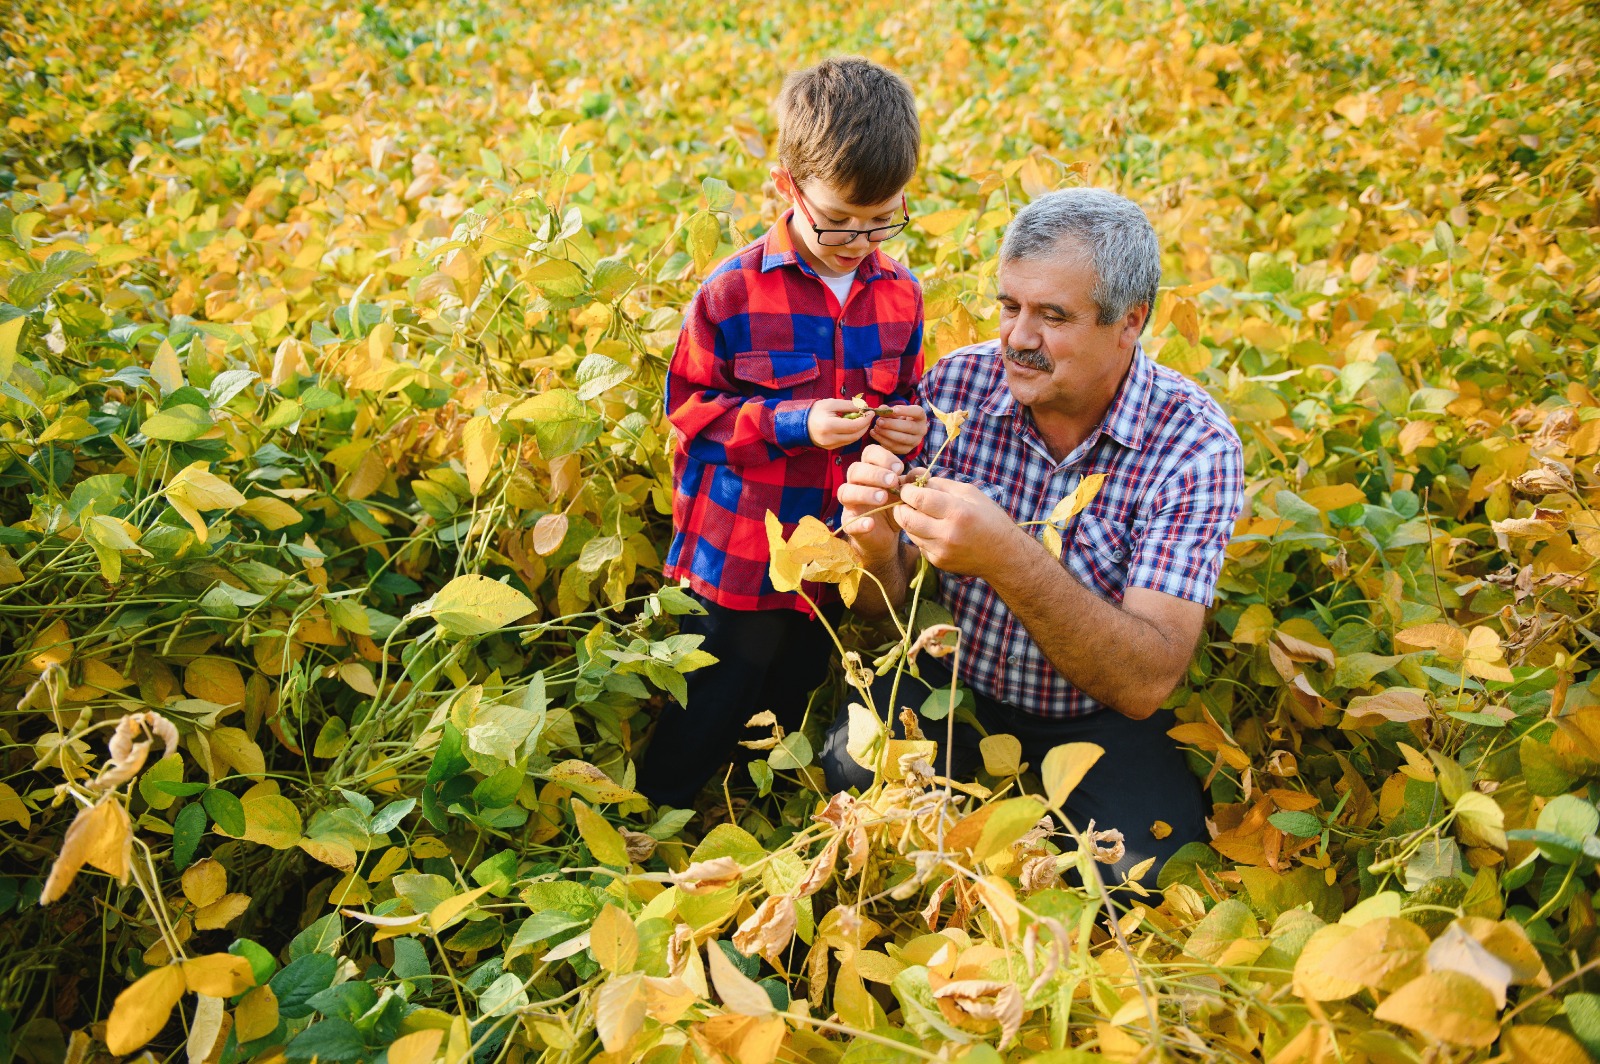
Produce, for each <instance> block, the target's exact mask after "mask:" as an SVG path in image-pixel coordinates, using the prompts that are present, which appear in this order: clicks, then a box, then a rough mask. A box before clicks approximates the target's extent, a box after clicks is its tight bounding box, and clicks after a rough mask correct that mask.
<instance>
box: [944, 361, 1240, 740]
mask: <svg viewBox="0 0 1600 1064" xmlns="http://www.w3.org/2000/svg"><path fill="white" fill-rule="evenodd" d="M922 396H923V400H924V402H925V403H932V404H933V405H934V406H937V407H938V408H939V409H941V410H944V411H947V412H948V411H954V410H967V411H970V416H969V417H968V418H967V421H966V423H965V424H964V425H963V426H962V427H961V432H960V434H959V435H958V436H957V437H956V439H955V442H953V443H951V444H950V446H949V447H948V448H946V449H945V452H944V454H943V455H942V456H941V457H940V459H939V462H938V465H936V466H935V467H934V469H933V472H934V474H935V475H936V476H941V477H949V478H950V479H952V480H960V481H965V482H967V483H971V484H975V485H977V486H979V487H980V488H982V489H983V492H984V494H986V495H988V496H989V497H990V498H991V499H993V500H994V501H995V502H997V503H999V504H1000V505H1001V506H1002V507H1004V508H1005V510H1006V511H1007V512H1008V513H1009V514H1010V515H1011V517H1012V519H1014V520H1015V521H1017V522H1018V523H1022V522H1027V521H1043V520H1044V519H1046V518H1047V517H1049V515H1050V510H1051V508H1052V507H1054V506H1055V504H1056V503H1057V502H1058V501H1059V500H1060V499H1061V498H1062V497H1063V496H1065V495H1066V494H1068V493H1069V492H1070V491H1072V490H1073V488H1075V487H1076V486H1077V484H1078V481H1079V480H1081V479H1082V478H1083V477H1084V476H1087V475H1089V474H1092V473H1104V474H1106V479H1105V481H1104V483H1103V484H1102V485H1101V487H1100V491H1099V493H1098V494H1097V495H1096V496H1095V497H1094V500H1093V501H1092V502H1090V503H1089V505H1088V506H1087V507H1086V508H1085V509H1084V510H1083V511H1082V512H1080V513H1079V514H1078V515H1077V516H1076V517H1074V518H1073V519H1072V520H1071V521H1070V522H1069V523H1068V525H1067V527H1066V529H1065V531H1064V532H1063V533H1062V541H1063V542H1064V543H1065V544H1066V547H1065V549H1064V551H1063V556H1064V561H1063V564H1065V565H1066V567H1067V568H1068V569H1069V570H1070V571H1071V572H1072V574H1073V575H1074V576H1075V577H1077V578H1078V580H1079V581H1080V582H1081V583H1082V584H1083V585H1084V586H1085V587H1087V588H1089V590H1091V591H1093V592H1094V593H1095V594H1097V595H1099V596H1100V597H1101V598H1105V599H1109V600H1110V601H1112V602H1121V601H1122V595H1123V592H1124V590H1126V589H1127V588H1130V587H1145V588H1151V589H1152V590H1155V591H1160V592H1162V593H1164V594H1168V595H1173V596H1176V597H1178V598H1182V599H1189V600H1190V601H1193V602H1201V603H1204V604H1206V605H1208V606H1209V605H1210V604H1211V598H1212V592H1213V590H1214V589H1215V587H1216V583H1217V575H1218V574H1219V573H1220V572H1221V571H1222V562H1223V549H1224V548H1225V547H1226V546H1227V543H1228V538H1229V536H1230V535H1231V534H1232V533H1233V525H1234V521H1235V520H1236V519H1237V518H1238V516H1239V511H1240V509H1241V507H1242V506H1243V505H1244V462H1243V452H1242V449H1241V447H1240V445H1239V436H1238V434H1237V433H1236V432H1234V430H1233V426H1232V425H1231V424H1229V422H1228V418H1227V416H1226V415H1225V414H1224V413H1223V412H1222V410H1221V408H1219V407H1218V406H1217V404H1216V402H1215V401H1214V400H1213V399H1212V398H1211V396H1209V395H1207V394H1206V392H1205V390H1204V389H1203V388H1202V387H1200V385H1198V384H1196V383H1194V382H1193V381H1191V380H1189V379H1188V378H1186V377H1184V376H1182V375H1181V374H1179V373H1176V372H1174V371H1173V370H1171V369H1168V368H1167V367H1165V366H1161V365H1158V364H1156V363H1155V362H1152V361H1151V360H1150V359H1149V358H1148V357H1146V355H1145V354H1144V351H1143V350H1142V349H1140V350H1138V351H1136V352H1135V353H1134V358H1133V365H1132V367H1131V368H1130V370H1129V372H1128V376H1127V378H1126V379H1125V380H1124V381H1123V384H1122V389H1121V390H1120V391H1119V392H1118V393H1117V397H1116V399H1115V400H1113V402H1112V404H1111V408H1110V409H1109V410H1107V411H1106V416H1105V419H1104V420H1103V421H1101V423H1100V426H1099V428H1097V429H1095V431H1094V432H1092V433H1091V434H1090V435H1089V437H1088V438H1087V439H1085V440H1084V441H1083V442H1082V443H1081V444H1079V445H1078V447H1077V449H1076V450H1074V451H1073V452H1072V453H1071V454H1069V455H1067V456H1066V457H1065V458H1064V459H1062V460H1061V461H1059V462H1057V461H1056V460H1055V459H1053V458H1051V457H1050V452H1049V450H1048V449H1047V448H1046V447H1045V444H1044V440H1043V439H1042V438H1041V437H1040V436H1039V434H1038V431H1037V429H1036V428H1035V426H1034V422H1033V418H1032V416H1031V415H1030V414H1029V413H1028V411H1027V409H1026V408H1025V407H1022V406H1020V405H1018V403H1017V401H1016V399H1015V398H1013V396H1012V394H1011V390H1010V388H1008V387H1007V386H1006V378H1005V368H1004V365H1003V363H1002V359H1001V356H1000V345H999V343H998V342H996V341H991V342H989V343H984V344H977V345H975V346H972V347H967V348H963V349H961V350H959V351H955V352H952V353H951V354H949V355H946V356H945V357H944V358H942V359H940V360H939V361H938V363H936V364H935V365H934V367H933V368H932V369H931V370H929V371H928V373H927V375H926V376H925V377H924V378H923V382H922ZM930 421H931V429H930V431H929V433H928V439H927V442H926V443H925V445H924V448H923V452H922V453H923V454H925V455H930V456H931V455H934V454H937V453H938V451H939V448H940V447H941V446H942V445H943V443H944V440H945V435H946V433H945V429H944V426H943V425H941V424H940V423H939V421H938V420H937V419H936V418H932V417H931V416H930ZM1032 527H1033V528H1034V531H1035V534H1037V535H1042V534H1043V526H1042V525H1038V526H1032ZM939 587H940V589H939V597H940V599H941V601H943V603H944V604H945V606H946V607H947V608H948V609H949V610H950V612H951V613H953V614H954V615H955V619H956V624H958V625H959V626H960V627H961V632H962V641H961V678H962V680H963V681H964V682H965V683H967V684H968V685H970V686H971V687H972V688H973V689H974V690H975V691H977V692H978V693H980V694H983V695H985V696H987V697H989V698H992V699H994V700H996V701H999V702H1005V703H1007V704H1009V705H1012V706H1015V707H1017V708H1018V709H1022V710H1024V711H1026V712H1029V713H1035V714H1038V715H1039V716H1042V717H1079V716H1083V715H1085V714H1088V713H1093V712H1096V711H1097V710H1100V709H1103V708H1104V706H1103V704H1102V703H1100V702H1098V701H1096V700H1095V699H1093V698H1090V697H1089V696H1088V695H1086V694H1084V693H1083V692H1082V691H1079V690H1078V689H1077V688H1076V687H1074V686H1073V685H1072V684H1071V683H1069V682H1067V680H1066V678H1065V677H1063V676H1062V675H1061V674H1060V673H1058V672H1057V671H1056V670H1055V668H1054V666H1052V665H1051V664H1050V662H1049V660H1048V659H1047V658H1046V657H1045V655H1044V652H1043V651H1041V650H1040V649H1039V647H1038V646H1037V645H1035V644H1034V642H1033V640H1032V639H1031V638H1030V637H1029V635H1028V632H1027V630H1026V629H1024V628H1023V626H1022V623H1021V622H1020V621H1018V620H1017V619H1016V618H1015V617H1014V616H1012V613H1011V611H1010V610H1009V609H1008V608H1007V607H1006V604H1005V603H1004V602H1002V601H1001V600H1000V596H999V595H997V594H996V593H995V592H994V590H993V589H992V588H990V586H989V585H988V584H987V583H985V582H984V581H983V580H980V579H977V578H975V577H961V576H954V575H952V574H949V573H941V574H940V585H939Z"/></svg>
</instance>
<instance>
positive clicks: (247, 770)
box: [208, 728, 267, 779]
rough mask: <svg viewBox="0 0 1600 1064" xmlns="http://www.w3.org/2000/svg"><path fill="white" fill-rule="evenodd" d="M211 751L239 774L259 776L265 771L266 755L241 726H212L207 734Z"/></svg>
mask: <svg viewBox="0 0 1600 1064" xmlns="http://www.w3.org/2000/svg"><path fill="white" fill-rule="evenodd" d="M208 739H209V740H210V743H211V753H212V756H213V757H214V758H219V759H221V760H222V761H224V762H226V763H227V764H228V765H230V766H231V767H232V768H233V770H234V771H235V772H237V773H239V775H241V776H251V777H255V778H258V779H259V778H260V777H261V776H262V775H263V774H264V773H265V772H266V771H267V760H266V755H264V754H263V753H262V752H261V747H260V746H258V745H256V742H255V740H254V739H252V738H250V736H248V735H246V734H245V731H244V729H243V728H213V729H212V730H211V734H210V735H209V736H208Z"/></svg>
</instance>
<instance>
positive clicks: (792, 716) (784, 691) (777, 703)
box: [637, 595, 840, 808]
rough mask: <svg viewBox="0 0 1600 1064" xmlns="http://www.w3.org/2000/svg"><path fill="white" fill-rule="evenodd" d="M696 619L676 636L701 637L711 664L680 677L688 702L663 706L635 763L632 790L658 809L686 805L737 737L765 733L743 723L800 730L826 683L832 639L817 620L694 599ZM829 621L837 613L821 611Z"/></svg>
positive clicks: (691, 618) (725, 759)
mask: <svg viewBox="0 0 1600 1064" xmlns="http://www.w3.org/2000/svg"><path fill="white" fill-rule="evenodd" d="M695 598H696V599H697V600H699V602H700V604H701V605H702V606H704V607H705V609H706V613H705V616H703V617H697V616H685V617H683V618H682V619H681V622H680V624H679V626H678V627H679V631H681V632H683V633H685V634H690V635H701V636H704V637H705V640H704V641H703V642H702V643H701V644H700V649H701V650H704V651H706V652H707V653H709V654H712V655H714V656H715V657H716V659H717V662H716V664H714V665H707V666H706V667H705V668H703V669H696V670H695V671H694V672H691V673H688V674H687V675H686V676H685V677H684V681H685V683H686V684H687V685H688V688H689V703H688V705H685V706H675V705H672V704H670V703H669V704H668V705H667V706H666V707H665V708H663V709H662V711H661V714H660V716H659V717H658V718H657V719H656V730H655V735H654V736H653V737H652V738H651V740H650V746H649V748H648V749H647V750H646V751H645V754H644V760H643V761H642V762H641V763H640V765H639V775H638V777H637V787H638V789H639V792H640V793H641V794H643V795H644V796H645V797H647V798H649V799H650V800H651V801H652V802H655V803H656V804H657V805H671V806H676V807H678V808H683V807H686V806H688V805H689V804H690V803H691V802H692V801H693V800H694V796H695V795H696V794H698V793H700V788H702V787H704V786H705V785H706V782H707V781H708V780H710V779H711V777H712V776H713V775H714V774H715V773H716V771H717V770H718V769H719V768H721V767H722V766H723V765H725V764H727V763H728V760H729V759H730V758H731V757H732V756H734V755H735V754H736V753H743V748H741V747H739V746H738V743H739V741H740V740H741V739H762V738H766V737H767V736H769V735H771V734H772V732H771V730H770V729H768V728H760V729H756V728H749V729H747V728H746V727H745V726H744V722H745V721H747V720H749V719H750V718H751V717H753V716H755V715H756V714H757V713H760V712H761V711H762V710H767V709H770V710H772V712H773V713H775V714H776V715H777V717H778V723H780V724H782V725H783V727H784V730H785V731H794V730H796V729H797V728H799V727H800V723H801V721H802V720H803V719H804V717H805V711H806V703H807V701H808V700H809V699H810V697H811V693H812V692H813V691H815V690H816V689H817V688H818V687H820V686H821V685H822V683H823V681H824V680H826V679H827V678H828V665H829V663H830V662H831V661H832V660H833V655H834V647H833V641H832V640H831V639H829V638H828V631H827V629H826V628H824V627H823V625H822V622H821V621H818V620H816V619H814V618H811V617H807V616H805V615H804V614H802V613H800V612H799V611H797V610H730V609H728V608H727V607H726V606H718V605H717V604H716V603H714V602H708V601H706V600H705V599H703V598H701V597H700V596H698V595H696V596H695ZM824 612H825V615H826V616H828V618H829V620H830V622H833V621H836V620H837V617H838V614H839V612H840V611H839V610H838V609H837V608H834V609H832V610H828V609H825V611H824Z"/></svg>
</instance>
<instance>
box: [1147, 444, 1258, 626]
mask: <svg viewBox="0 0 1600 1064" xmlns="http://www.w3.org/2000/svg"><path fill="white" fill-rule="evenodd" d="M1243 506H1244V458H1243V454H1242V453H1241V450H1240V447H1239V443H1238V441H1237V440H1236V439H1234V438H1233V437H1232V436H1224V437H1220V438H1219V439H1218V440H1217V442H1216V444H1215V445H1214V446H1212V447H1210V448H1207V449H1206V450H1204V451H1202V452H1201V453H1200V454H1198V455H1197V456H1196V457H1195V459H1194V460H1193V461H1192V462H1190V463H1189V464H1188V465H1186V466H1185V467H1184V468H1183V470H1182V471H1181V472H1180V473H1179V474H1178V475H1177V476H1176V477H1174V478H1172V479H1171V480H1170V481H1168V483H1167V484H1166V485H1164V486H1163V487H1162V489H1161V492H1160V494H1159V496H1158V499H1157V505H1156V508H1155V513H1154V516H1153V517H1152V518H1151V520H1150V522H1149V524H1147V525H1146V526H1145V528H1144V531H1143V534H1142V535H1141V537H1140V539H1139V543H1138V545H1137V547H1136V548H1135V549H1134V552H1133V559H1132V563H1131V564H1130V566H1129V569H1128V579H1127V583H1126V584H1125V585H1124V588H1133V587H1143V588H1149V589H1150V590H1152V591H1159V592H1161V593H1162V594H1165V595H1171V596H1173V597H1174V598H1181V599H1187V600H1188V601H1190V602H1199V603H1202V604H1204V605H1207V606H1209V605H1211V601H1212V597H1213V595H1214V593H1215V591H1216V587H1217V577H1218V576H1220V575H1221V573H1222V563H1223V561H1224V560H1225V551H1226V548H1227V546H1228V539H1229V537H1230V536H1231V535H1232V534H1233V526H1234V522H1235V521H1237V520H1238V517H1239V511H1240V510H1241V509H1242V508H1243Z"/></svg>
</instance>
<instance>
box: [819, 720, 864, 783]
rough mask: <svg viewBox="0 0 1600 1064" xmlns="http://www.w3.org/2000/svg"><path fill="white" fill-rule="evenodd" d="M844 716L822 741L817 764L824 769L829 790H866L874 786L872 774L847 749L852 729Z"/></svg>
mask: <svg viewBox="0 0 1600 1064" xmlns="http://www.w3.org/2000/svg"><path fill="white" fill-rule="evenodd" d="M846 719H847V718H845V717H844V715H843V714H841V715H840V718H839V719H838V720H836V721H835V722H834V724H833V726H832V727H831V728H829V729H828V734H827V737H826V738H824V739H823V741H822V752H821V753H820V754H819V755H818V757H817V763H818V765H820V766H821V768H822V775H823V778H824V779H826V780H827V782H828V790H829V791H830V792H835V791H847V790H849V789H850V788H852V787H858V788H861V789H863V790H864V789H866V788H867V787H870V786H872V772H871V771H870V770H869V769H865V768H862V767H861V766H860V765H859V764H857V763H856V759H855V758H853V757H851V756H850V754H849V751H847V750H846V749H845V744H846V743H848V742H849V739H850V729H849V727H848V726H847V725H846Z"/></svg>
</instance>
